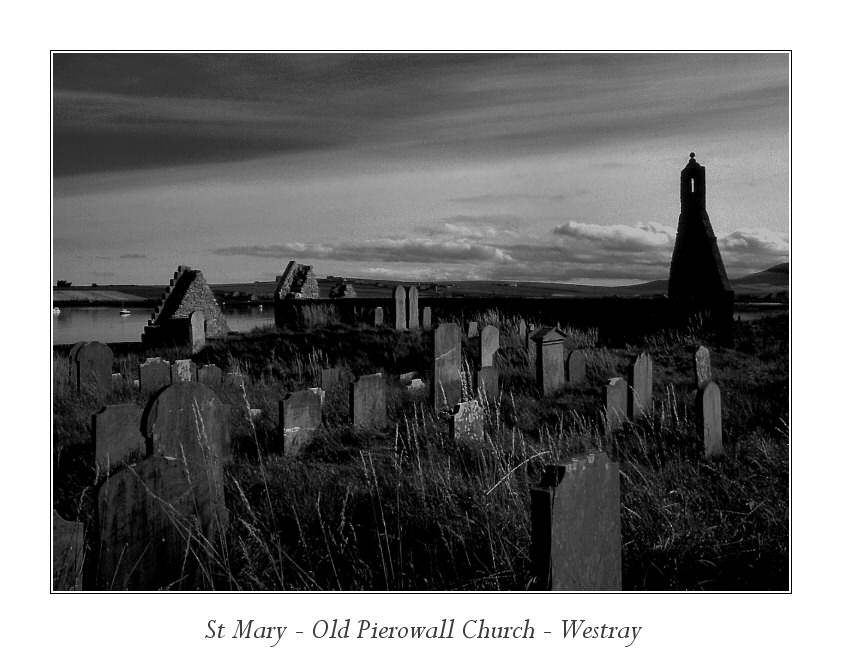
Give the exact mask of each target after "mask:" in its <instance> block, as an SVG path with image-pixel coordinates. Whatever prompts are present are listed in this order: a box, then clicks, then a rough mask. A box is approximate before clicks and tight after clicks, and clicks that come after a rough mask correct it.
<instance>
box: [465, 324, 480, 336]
mask: <svg viewBox="0 0 842 669" xmlns="http://www.w3.org/2000/svg"><path fill="white" fill-rule="evenodd" d="M478 334H479V324H478V323H477V322H476V321H470V322H469V323H468V339H473V338H474V337H476V336H477V335H478Z"/></svg>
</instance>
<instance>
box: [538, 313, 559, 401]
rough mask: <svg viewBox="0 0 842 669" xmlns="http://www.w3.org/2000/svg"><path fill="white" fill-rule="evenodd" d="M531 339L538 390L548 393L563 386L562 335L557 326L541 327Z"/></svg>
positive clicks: (543, 393) (544, 393)
mask: <svg viewBox="0 0 842 669" xmlns="http://www.w3.org/2000/svg"><path fill="white" fill-rule="evenodd" d="M532 341H533V342H535V371H536V381H537V382H538V390H539V391H540V392H541V394H542V395H550V394H552V393H554V392H556V391H557V390H560V389H561V388H563V387H564V335H562V334H561V332H559V331H558V329H557V328H541V329H540V330H538V331H537V332H536V333H535V334H533V335H532Z"/></svg>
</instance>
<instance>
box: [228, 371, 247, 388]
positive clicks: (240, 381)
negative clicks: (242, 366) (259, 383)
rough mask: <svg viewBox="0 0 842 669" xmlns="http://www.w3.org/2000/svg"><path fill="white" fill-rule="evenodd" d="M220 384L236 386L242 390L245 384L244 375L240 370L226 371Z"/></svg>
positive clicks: (230, 386)
mask: <svg viewBox="0 0 842 669" xmlns="http://www.w3.org/2000/svg"><path fill="white" fill-rule="evenodd" d="M222 385H223V386H224V387H226V388H237V389H239V390H242V389H243V387H244V386H245V385H246V377H244V376H243V373H242V372H228V373H227V374H226V375H225V376H223V377H222Z"/></svg>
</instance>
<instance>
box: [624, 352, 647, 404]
mask: <svg viewBox="0 0 842 669" xmlns="http://www.w3.org/2000/svg"><path fill="white" fill-rule="evenodd" d="M628 384H629V406H628V415H629V416H631V418H632V420H634V419H637V418H640V416H642V415H643V414H645V413H649V411H651V409H652V358H651V357H650V355H649V354H648V353H646V352H643V353H641V354H640V355H637V356H635V358H634V360H633V361H632V362H631V364H630V365H629V371H628Z"/></svg>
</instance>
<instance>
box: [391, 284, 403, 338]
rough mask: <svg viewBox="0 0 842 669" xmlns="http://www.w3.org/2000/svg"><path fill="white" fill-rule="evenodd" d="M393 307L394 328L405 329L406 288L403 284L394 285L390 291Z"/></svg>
mask: <svg viewBox="0 0 842 669" xmlns="http://www.w3.org/2000/svg"><path fill="white" fill-rule="evenodd" d="M392 297H393V298H394V308H395V330H406V290H405V289H404V287H403V286H401V285H397V286H395V290H394V292H393V293H392Z"/></svg>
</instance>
